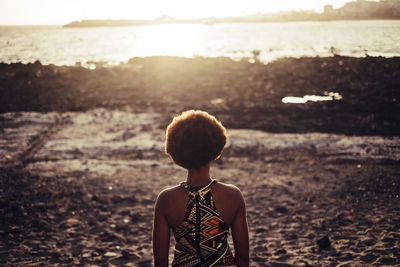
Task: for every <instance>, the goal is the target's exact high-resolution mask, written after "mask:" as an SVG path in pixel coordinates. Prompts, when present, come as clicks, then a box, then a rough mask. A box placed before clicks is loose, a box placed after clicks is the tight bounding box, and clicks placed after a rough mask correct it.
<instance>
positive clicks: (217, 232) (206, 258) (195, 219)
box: [172, 180, 236, 267]
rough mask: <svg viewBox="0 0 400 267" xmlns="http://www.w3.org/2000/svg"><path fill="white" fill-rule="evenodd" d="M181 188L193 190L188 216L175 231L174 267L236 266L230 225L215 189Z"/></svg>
mask: <svg viewBox="0 0 400 267" xmlns="http://www.w3.org/2000/svg"><path fill="white" fill-rule="evenodd" d="M215 183H216V181H215V180H213V181H212V182H211V183H209V184H208V185H206V186H205V187H203V188H191V187H190V186H189V185H187V184H186V183H182V184H181V185H182V186H183V187H185V188H186V189H187V190H188V191H189V201H188V205H187V209H186V215H185V218H184V220H183V222H182V223H181V225H179V226H178V227H177V228H176V229H175V230H174V236H175V240H176V245H175V253H174V260H173V262H172V266H179V267H183V266H184V267H189V266H236V263H235V258H234V257H233V255H232V252H231V250H230V248H229V245H228V234H229V226H228V225H226V224H225V222H224V221H223V220H222V218H221V217H220V216H219V214H218V212H217V209H216V207H215V205H214V200H213V197H212V194H211V187H212V186H213V185H214V184H215Z"/></svg>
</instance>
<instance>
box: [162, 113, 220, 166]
mask: <svg viewBox="0 0 400 267" xmlns="http://www.w3.org/2000/svg"><path fill="white" fill-rule="evenodd" d="M226 140H227V136H226V129H225V128H224V126H222V124H221V122H219V121H218V120H217V119H216V118H215V117H214V116H212V115H210V114H208V113H207V112H205V111H200V110H188V111H185V112H183V113H182V114H181V115H179V116H176V117H175V118H174V119H173V120H172V122H171V123H170V124H169V125H168V128H167V132H166V140H165V152H166V153H167V154H168V155H169V156H170V157H171V159H172V160H173V161H174V162H175V163H176V164H178V165H179V166H182V167H183V168H185V169H198V168H200V167H202V166H204V165H206V164H208V163H209V162H211V161H213V160H215V159H218V158H219V157H220V156H221V153H222V150H223V148H224V146H225V144H226Z"/></svg>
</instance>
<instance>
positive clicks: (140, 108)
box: [0, 56, 400, 136]
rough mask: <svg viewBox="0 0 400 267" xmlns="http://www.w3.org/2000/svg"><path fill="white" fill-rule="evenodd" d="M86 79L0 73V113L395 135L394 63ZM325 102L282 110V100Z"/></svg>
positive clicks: (197, 62) (27, 69) (200, 61)
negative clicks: (87, 114) (120, 114)
mask: <svg viewBox="0 0 400 267" xmlns="http://www.w3.org/2000/svg"><path fill="white" fill-rule="evenodd" d="M92 67H93V68H95V69H94V70H91V69H88V68H83V67H79V66H75V67H66V66H65V67H57V66H52V65H46V66H44V65H41V64H40V63H39V62H36V63H34V64H28V65H24V64H0V93H1V98H0V112H2V113H4V112H9V111H39V112H48V111H60V112H62V111H85V110H89V109H93V108H96V107H106V108H111V109H121V108H124V109H127V110H130V111H133V112H158V113H161V114H166V115H167V117H168V118H169V117H171V115H173V114H176V113H179V112H181V111H182V110H185V109H188V108H198V109H204V110H208V111H209V112H211V113H213V114H216V115H217V116H218V117H219V118H220V119H221V120H222V122H223V123H224V124H226V125H227V127H229V128H243V129H258V130H264V131H268V132H277V133H280V132H289V133H304V132H327V133H339V134H347V135H385V136H393V135H399V134H400V113H399V112H398V110H400V93H399V88H400V79H399V77H400V58H382V57H365V58H349V57H341V56H335V57H329V58H300V59H294V58H286V59H280V60H277V61H275V62H272V63H270V64H267V65H264V64H261V63H249V62H248V61H240V62H235V61H232V60H230V59H228V58H213V59H211V58H195V59H185V58H175V57H150V58H133V59H131V60H129V62H127V63H125V64H121V65H119V66H112V67H111V66H108V67H107V66H105V65H104V64H101V63H97V64H95V63H93V64H92ZM329 93H337V94H336V95H338V96H340V97H339V98H336V99H335V100H332V101H320V102H312V101H309V102H307V103H304V104H290V103H283V102H282V99H283V98H284V97H287V96H294V97H303V96H305V95H317V96H326V95H329Z"/></svg>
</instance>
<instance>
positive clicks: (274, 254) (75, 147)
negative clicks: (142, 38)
mask: <svg viewBox="0 0 400 267" xmlns="http://www.w3.org/2000/svg"><path fill="white" fill-rule="evenodd" d="M340 61H342V63H340ZM369 61H372V63H368V62H369ZM177 62H180V63H182V62H183V64H187V65H185V66H186V68H184V69H183V70H182V69H179V70H178V67H177V66H178V65H176V66H175V65H174V64H177ZM185 62H186V63H185ZM324 62H325V63H324ZM379 62H380V63H379ZM398 62H399V60H398V59H383V58H365V59H352V58H342V57H335V58H325V59H322V58H321V59H318V58H317V59H298V60H297V59H284V60H281V61H278V62H276V63H274V64H275V65H274V64H271V65H267V66H264V65H261V64H249V63H246V62H238V63H234V62H232V61H230V60H227V59H214V60H209V59H197V60H193V61H190V60H189V61H187V60H186V59H176V58H174V59H171V58H148V59H135V60H132V61H131V62H130V63H128V64H127V65H124V66H119V67H115V68H102V67H98V68H97V69H96V71H90V70H84V69H81V68H79V67H54V66H41V65H40V64H36V65H28V66H27V65H19V64H13V65H4V64H2V65H1V66H0V69H2V70H5V71H2V72H0V73H2V74H1V78H0V84H1V90H2V92H5V94H3V95H4V96H5V97H4V98H2V100H1V101H2V104H4V105H0V107H1V108H2V112H4V113H2V114H0V125H1V127H0V129H1V130H0V131H1V138H0V156H1V157H0V165H1V170H0V183H1V186H0V206H1V209H0V218H1V219H0V223H1V224H0V264H1V265H3V266H21V265H23V266H30V265H31V266H36V265H40V264H43V265H94V266H104V265H115V266H152V263H151V259H152V252H151V223H152V211H153V205H154V200H155V198H156V196H157V194H158V192H159V191H160V190H162V189H163V188H166V187H168V186H172V185H175V184H177V183H179V182H181V181H183V180H184V179H185V177H186V174H185V171H184V170H183V169H181V168H179V167H176V166H174V165H173V164H172V163H171V162H170V161H169V159H168V158H167V157H166V156H165V155H164V153H163V151H162V150H163V142H164V128H165V125H166V124H167V123H168V121H169V120H170V119H171V117H172V115H173V114H176V113H178V112H179V111H181V110H183V109H186V108H187V107H192V105H193V107H198V108H203V109H207V110H210V112H214V113H216V114H217V115H218V116H219V117H221V120H222V121H223V123H224V124H226V125H229V127H228V135H229V143H228V145H227V148H226V149H225V151H224V154H223V157H222V158H221V159H220V160H218V161H217V162H215V163H214V165H213V167H212V176H213V177H214V178H215V179H218V180H220V181H222V182H227V183H233V184H236V185H237V186H238V187H239V188H240V189H241V190H242V192H243V194H244V197H245V199H246V204H247V209H248V220H249V228H250V240H251V241H250V242H251V261H252V263H251V266H374V265H388V266H396V265H399V264H400V249H399V247H400V244H399V242H400V234H399V232H400V230H399V227H400V208H399V207H400V198H399V195H400V182H399V175H398V174H399V173H400V172H399V171H400V167H399V166H400V164H399V161H400V145H399V144H400V142H399V135H398V134H396V133H398V130H399V120H398V117H397V116H398V113H393V112H390V111H391V109H392V108H397V107H398V101H397V99H400V97H399V95H398V92H397V91H398V90H397V89H396V88H398V84H399V79H398V78H397V77H399V76H395V74H396V73H398V72H399V64H398ZM163 63H165V64H166V65H163ZM180 63H179V64H180ZM356 63H357V64H356ZM378 63H379V64H378ZM140 64H141V67H139V66H140ZM324 64H325V66H324V67H322V65H324ZM330 64H332V66H330ZM333 65H334V66H333ZM373 65H375V66H374V68H376V69H378V70H377V71H378V72H377V74H376V76H374V77H372V78H371V79H370V78H368V75H372V74H371V73H369V72H368V68H372V67H373ZM310 66H314V67H315V68H311V67H310ZM317 66H319V67H317ZM337 66H344V68H345V67H348V68H349V70H347V71H345V69H344V70H340V71H341V72H343V73H341V74H342V76H341V75H339V74H338V73H331V72H330V71H333V70H335V69H336V68H337ZM321 68H324V69H325V70H326V71H322V72H320V71H321ZM338 68H339V69H340V67H338ZM361 68H365V70H364V72H361ZM160 69H162V71H161V70H160ZM170 69H171V71H169V72H168V71H167V72H166V70H170ZM234 69H236V72H234V71H233V70H234ZM305 69H309V72H310V73H308V72H306V71H305ZM379 69H381V70H379ZM295 70H304V72H298V71H295ZM38 71H40V72H38ZM288 71H290V73H292V74H293V75H294V76H295V77H296V79H295V78H290V77H289V76H287V73H288ZM379 71H380V72H379ZM135 72H139V73H140V74H134V73H135ZM175 72H177V73H176V74H174V73H175ZM370 72H372V70H370ZM38 73H39V74H38ZM211 73H212V74H211ZM279 73H281V74H280V75H279ZM284 73H286V74H285V75H283V74H284ZM318 73H319V74H318ZM346 73H347V74H348V75H343V74H346ZM351 73H353V74H351ZM189 74H190V75H189ZM205 74H207V75H205ZM350 74H351V75H350ZM367 74H368V75H367ZM48 75H50V76H51V75H52V76H51V77H49V76H48ZM132 75H133V76H132ZM135 75H136V76H135ZM299 75H300V76H308V75H316V76H317V77H319V78H316V77H314V78H311V77H304V81H303V82H304V83H306V84H305V85H304V86H301V82H299V80H298V79H297V78H298V77H299ZM330 75H333V78H329V76H330ZM357 75H358V76H359V78H358V79H355V77H356V76H357ZM267 76H269V77H270V78H271V79H270V80H268V79H266V78H265V77H267ZM275 76H276V77H275ZM18 77H19V78H18ZM66 77H69V78H66ZM101 77H102V78H101ZM129 77H130V79H129ZM250 77H253V78H250ZM274 77H275V78H274ZM377 77H379V79H378V78H377ZM382 77H383V78H382ZM17 78H18V79H17ZM373 78H374V79H376V82H374V83H373V84H371V82H372V80H373ZM243 79H244V81H243V82H241V81H242V80H243ZM327 79H328V80H329V79H330V80H332V81H335V82H333V83H331V84H330V86H327V87H323V86H322V85H323V84H324V82H323V81H326V80H327ZM341 79H342V80H343V81H342V83H340V82H339V81H338V80H341ZM352 79H353V80H352ZM317 80H321V82H320V83H317ZM351 80H352V81H351ZM29 81H30V82H29ZM50 81H51V82H50ZM269 81H270V82H271V83H272V85H271V84H270V85H268V84H269V83H268V82H269ZM349 81H351V82H349ZM314 83H315V84H314ZM181 84H184V86H181V87H176V86H178V85H181ZM200 84H205V85H204V86H203V87H201V88H204V91H200V92H199V94H194V92H197V91H196V88H199V87H198V86H199V85H200ZM224 84H225V85H226V86H228V87H229V89H226V90H225V91H223V90H224V89H223V85H224ZM246 84H247V86H248V87H246V90H244V89H243V88H245V86H246ZM257 84H259V85H258V86H256V85H257ZM339 84H342V85H343V87H340V86H338V87H336V85H339ZM112 85H113V86H112ZM334 85H335V86H334ZM156 86H160V88H161V89H160V90H161V91H160V92H158V91H155V90H154V88H156ZM163 86H164V87H163ZM60 88H61V89H60ZM93 88H95V90H94V91H92V89H93ZM106 88H108V91H107V92H108V95H103V94H106ZM109 88H115V90H114V91H110V90H109ZM172 88H175V89H173V90H172ZM188 88H189V89H188ZM216 88H221V89H220V90H217V89H216ZM249 88H252V90H250V89H249ZM253 88H254V90H253ZM268 88H269V89H268ZM306 88H312V90H314V91H308V90H306ZM340 88H342V89H340ZM139 89H140V90H139ZM289 89H291V90H292V91H289ZM335 89H338V90H335ZM395 89H396V90H397V91H396V90H395ZM57 90H58V91H57ZM60 90H62V92H63V94H60ZM162 90H165V91H162ZM168 90H171V93H169V94H166V92H168ZM184 90H189V93H191V94H192V95H190V94H189V93H187V94H186V93H185V94H183V93H182V92H184ZM190 90H191V91H190ZM213 90H216V91H213ZM221 90H222V91H221ZM293 90H294V91H293ZM319 90H321V91H319ZM322 90H328V91H336V92H339V93H340V94H341V95H342V96H343V100H340V101H342V102H340V101H329V102H323V103H322V102H321V103H307V104H305V105H284V104H283V103H282V102H281V99H282V98H283V97H284V96H288V95H290V94H293V95H294V96H303V95H306V94H318V95H321V94H323V91H322ZM382 90H385V91H382ZM233 92H235V93H233ZM362 92H363V94H361V93H362ZM260 94H261V96H260ZM275 94H277V95H276V96H275ZM265 95H267V96H268V97H267V96H265ZM360 95H362V96H363V97H356V96H360ZM77 96H80V97H78V98H77ZM14 97H15V98H14ZM371 97H372V99H374V101H372V102H370V99H371ZM197 98H198V99H197ZM393 99H396V101H393ZM32 100H34V101H32ZM50 100H51V101H50ZM102 101H106V102H104V103H103V102H102ZM145 101H147V102H145ZM158 101H159V102H158ZM98 107H101V108H98ZM386 107H387V109H386ZM270 109H271V110H272V109H273V112H267V111H268V110H270ZM9 111H15V112H9ZM23 111H25V112H23ZM32 111H40V112H39V113H37V112H32ZM71 111H73V112H71ZM350 111H353V112H350ZM356 111H357V112H356ZM371 114H372V115H371ZM326 116H328V117H329V118H331V119H330V120H328V119H326V118H327V117H326ZM382 119H383V121H382ZM378 126H379V127H378ZM271 129H274V130H271ZM171 243H172V242H171ZM171 252H172V250H171ZM170 260H171V258H170Z"/></svg>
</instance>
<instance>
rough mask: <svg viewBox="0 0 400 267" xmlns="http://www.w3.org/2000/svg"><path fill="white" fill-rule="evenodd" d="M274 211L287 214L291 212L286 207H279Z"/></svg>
mask: <svg viewBox="0 0 400 267" xmlns="http://www.w3.org/2000/svg"><path fill="white" fill-rule="evenodd" d="M274 211H275V212H278V213H287V212H288V211H289V210H288V209H287V208H286V207H284V206H277V207H275V209H274Z"/></svg>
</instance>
